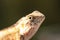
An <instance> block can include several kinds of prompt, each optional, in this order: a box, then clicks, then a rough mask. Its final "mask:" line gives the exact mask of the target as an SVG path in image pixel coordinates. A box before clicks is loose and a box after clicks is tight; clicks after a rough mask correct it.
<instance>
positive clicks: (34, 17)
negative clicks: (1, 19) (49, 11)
mask: <svg viewBox="0 0 60 40" xmlns="http://www.w3.org/2000/svg"><path fill="white" fill-rule="evenodd" d="M44 19H45V16H44V15H43V14H42V13H40V12H39V11H34V12H32V13H31V14H28V15H26V16H25V17H23V18H21V20H20V34H21V35H23V36H24V38H25V40H27V39H30V38H31V37H32V36H33V35H34V34H35V33H36V31H37V30H38V28H39V27H40V25H41V24H42V22H43V21H44Z"/></svg>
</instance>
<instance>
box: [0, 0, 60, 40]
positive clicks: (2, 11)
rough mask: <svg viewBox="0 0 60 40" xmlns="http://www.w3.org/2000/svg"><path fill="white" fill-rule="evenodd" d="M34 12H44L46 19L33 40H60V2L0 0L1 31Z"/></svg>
mask: <svg viewBox="0 0 60 40" xmlns="http://www.w3.org/2000/svg"><path fill="white" fill-rule="evenodd" d="M34 10H38V11H40V12H42V13H43V14H44V15H45V16H46V19H45V21H44V23H43V24H42V25H41V27H40V28H39V30H38V32H37V33H36V34H35V36H34V37H33V38H32V39H31V40H60V1H59V0H0V29H3V28H6V27H8V26H10V25H12V24H14V23H15V22H16V21H17V20H18V19H20V18H21V17H22V16H25V15H26V14H29V13H31V12H32V11H34Z"/></svg>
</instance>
